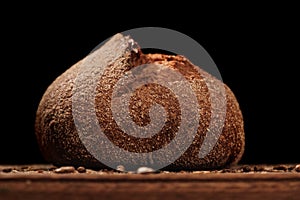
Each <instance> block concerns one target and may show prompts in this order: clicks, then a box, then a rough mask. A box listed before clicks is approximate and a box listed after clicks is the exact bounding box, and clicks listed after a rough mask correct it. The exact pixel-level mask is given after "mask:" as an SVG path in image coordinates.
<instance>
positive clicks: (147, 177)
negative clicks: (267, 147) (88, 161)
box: [0, 165, 300, 200]
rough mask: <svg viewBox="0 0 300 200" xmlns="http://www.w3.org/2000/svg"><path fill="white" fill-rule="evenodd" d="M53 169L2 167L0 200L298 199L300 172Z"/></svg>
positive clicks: (299, 196)
mask: <svg viewBox="0 0 300 200" xmlns="http://www.w3.org/2000/svg"><path fill="white" fill-rule="evenodd" d="M54 169H55V167H52V166H50V165H33V166H0V199H1V200H2V199H3V200H10V199H23V200H24V199H30V200H35V199H57V200H58V199H64V200H66V199H74V200H76V199H97V200H99V199H112V200H114V199H130V200H137V199H143V200H150V199H151V200H154V199H163V200H167V199H221V200H226V199H243V200H247V199H263V200H268V199H272V200H275V199H300V173H299V172H297V171H295V170H288V168H286V169H282V170H280V169H281V168H278V169H279V170H269V171H268V170H259V171H253V170H251V169H250V170H243V168H240V170H235V171H234V170H227V171H226V170H223V171H222V170H221V171H195V172H177V173H175V172H159V173H149V174H134V173H133V174H130V173H120V172H109V171H108V172H107V171H93V170H88V169H87V170H86V171H85V172H84V173H79V172H78V171H76V170H75V171H74V172H69V173H55V172H54ZM252 169H253V167H252ZM265 169H270V168H265ZM245 171H247V172H245Z"/></svg>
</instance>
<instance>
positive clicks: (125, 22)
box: [0, 5, 300, 164]
mask: <svg viewBox="0 0 300 200" xmlns="http://www.w3.org/2000/svg"><path fill="white" fill-rule="evenodd" d="M21 7H22V6H21ZM192 7H193V6H191V7H189V8H186V7H184V6H183V7H181V6H180V7H179V8H176V9H172V8H171V7H170V8H168V7H167V8H165V9H158V8H156V7H155V6H154V7H151V6H150V7H149V8H150V9H149V10H147V11H145V10H144V8H143V9H142V7H141V9H142V10H141V11H138V10H136V9H135V8H133V7H131V6H128V7H126V9H125V8H123V7H122V6H121V8H123V10H121V11H117V10H114V7H113V6H111V7H109V6H108V7H106V6H103V7H99V6H96V5H89V6H86V7H81V5H79V8H77V9H73V8H72V9H71V8H69V7H68V6H66V7H61V6H60V5H56V6H52V7H50V6H49V5H45V6H40V7H37V8H36V9H34V8H31V7H30V8H28V9H27V8H26V9H25V8H24V9H22V8H20V10H15V9H11V10H12V11H11V12H8V14H6V16H5V18H2V20H3V23H2V38H1V39H2V40H3V41H2V42H1V45H2V46H1V48H2V53H1V60H2V61H1V69H2V72H1V74H2V78H1V101H2V109H1V114H2V118H1V125H2V127H1V128H2V130H1V138H0V155H1V156H0V164H24V163H43V162H45V161H44V159H43V157H42V155H41V154H40V151H39V149H38V145H37V143H36V139H35V135H34V120H35V112H36V109H37V107H38V103H39V101H40V99H41V97H42V95H43V93H44V91H45V90H46V88H47V87H48V86H49V85H50V84H51V83H52V81H53V80H54V79H55V78H56V77H57V76H59V75H60V74H61V73H63V72H64V71H65V70H66V69H67V68H69V67H70V66H71V65H73V64H75V63H76V62H77V61H79V60H80V59H82V58H83V57H84V56H86V55H87V54H88V53H89V52H90V51H91V50H92V49H93V48H94V47H96V46H97V45H98V44H99V43H100V42H102V41H103V40H105V39H107V38H108V37H110V36H112V35H114V34H116V33H118V32H122V31H126V30H129V29H132V28H138V27H147V26H154V27H164V28H169V29H173V30H176V31H179V32H181V33H184V34H186V35H188V36H189V37H191V38H193V39H194V40H196V41H197V42H198V43H199V44H200V45H202V46H203V47H204V48H205V49H206V51H207V52H208V53H209V54H210V56H211V57H212V59H213V60H214V62H215V63H216V65H217V66H218V69H219V71H220V73H221V75H222V78H223V82H224V83H226V84H227V85H228V86H229V87H230V88H231V89H232V91H233V92H234V93H235V95H236V97H237V99H238V101H239V103H240V107H241V110H242V112H243V115H244V121H245V134H246V150H245V154H244V156H243V158H242V160H241V163H300V157H299V146H298V144H299V139H298V138H299V130H298V124H299V122H298V119H299V114H298V113H299V106H298V102H299V101H298V97H297V93H298V92H299V89H298V85H299V84H298V76H297V71H296V70H297V68H298V67H299V60H298V58H299V50H298V49H297V48H299V45H298V43H297V40H298V34H297V33H296V28H297V26H298V25H299V24H298V23H297V20H296V16H295V13H294V12H293V11H292V8H293V7H292V6H291V7H289V6H287V7H281V5H278V6H277V7H276V8H273V7H268V6H266V7H262V6H261V5H260V6H253V7H248V8H249V9H245V7H244V6H242V7H241V8H237V9H233V10H232V11H231V10H225V9H224V10H223V12H219V11H218V10H215V9H214V7H213V8H212V9H211V12H207V13H203V12H204V11H206V8H205V7H199V6H198V7H197V6H195V7H194V9H193V10H188V9H191V8H192ZM92 9H95V10H93V11H92ZM168 9H169V11H171V12H170V13H165V11H166V10H168ZM105 10H108V13H104V11H105ZM13 16H15V17H13ZM6 19H7V20H6ZM297 152H298V153H297Z"/></svg>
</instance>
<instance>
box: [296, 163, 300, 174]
mask: <svg viewBox="0 0 300 200" xmlns="http://www.w3.org/2000/svg"><path fill="white" fill-rule="evenodd" d="M295 171H296V172H300V164H299V165H296V167H295Z"/></svg>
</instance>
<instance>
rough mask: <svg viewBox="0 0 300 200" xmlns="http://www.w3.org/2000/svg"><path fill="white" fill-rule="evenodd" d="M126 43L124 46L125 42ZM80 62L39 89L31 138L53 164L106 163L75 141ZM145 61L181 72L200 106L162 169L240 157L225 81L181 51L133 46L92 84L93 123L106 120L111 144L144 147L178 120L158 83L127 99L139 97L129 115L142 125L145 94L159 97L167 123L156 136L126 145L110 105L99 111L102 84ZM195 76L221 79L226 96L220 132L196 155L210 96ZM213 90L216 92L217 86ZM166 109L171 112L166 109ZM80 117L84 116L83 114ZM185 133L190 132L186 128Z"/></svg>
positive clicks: (238, 122) (103, 101)
mask: <svg viewBox="0 0 300 200" xmlns="http://www.w3.org/2000/svg"><path fill="white" fill-rule="evenodd" d="M119 37H120V36H119ZM121 38H122V37H121ZM117 39H120V38H117ZM127 45H128V46H129V45H131V44H127ZM128 49H130V48H128ZM81 63H82V61H79V62H78V63H76V64H75V65H73V66H72V67H70V68H69V69H68V70H67V71H66V72H64V73H63V74H62V75H60V76H59V77H58V78H57V79H56V80H55V81H54V82H53V83H52V84H51V85H50V86H49V87H48V88H47V90H46V91H45V94H44V96H43V97H42V99H41V101H40V104H39V107H38V110H37V113H36V123H35V130H36V136H37V140H38V143H39V145H40V149H41V151H42V154H43V155H44V157H45V159H46V160H47V161H49V162H50V163H53V164H55V165H74V166H86V167H89V168H108V167H107V166H105V165H104V164H102V163H100V162H99V161H98V160H97V159H95V158H94V157H93V156H92V155H91V154H90V153H89V152H88V151H87V150H86V148H85V146H84V145H83V144H82V143H81V140H80V138H79V136H78V133H77V131H76V127H75V124H74V119H73V116H72V95H73V94H72V92H73V87H74V84H75V79H76V76H77V73H78V70H79V66H80V65H81ZM145 63H154V64H163V65H165V66H168V67H170V68H171V69H173V70H177V71H178V72H180V73H181V74H183V76H184V77H185V78H186V79H187V80H188V81H189V83H190V84H191V86H192V88H193V90H194V92H195V94H196V97H197V100H198V103H199V105H200V108H201V109H200V111H199V112H200V116H201V120H200V122H199V123H200V124H201V126H199V128H198V132H197V134H196V137H195V140H194V142H193V144H192V145H191V146H190V147H189V148H188V150H187V151H186V152H185V153H184V154H183V155H182V156H181V157H180V158H179V159H178V160H176V161H175V162H174V163H173V164H171V165H169V166H167V167H165V170H200V169H213V168H222V167H225V166H229V165H233V164H236V163H237V162H238V161H239V160H240V159H241V156H242V154H243V152H244V146H245V138H244V124H243V123H244V122H243V116H242V112H241V110H240V108H239V104H238V101H237V99H236V98H235V96H234V94H233V92H232V91H231V90H230V88H229V87H228V86H227V85H225V84H223V83H222V82H221V81H219V80H218V79H216V78H215V77H213V76H211V75H209V74H208V73H207V72H205V71H203V70H201V69H200V72H201V73H200V74H199V73H198V72H197V71H195V66H194V65H193V64H192V63H191V62H189V61H188V60H187V59H186V58H185V57H183V56H170V55H162V54H147V55H145V54H143V53H142V52H141V50H138V52H134V51H125V52H124V54H123V55H122V56H121V57H119V58H118V59H117V60H115V62H113V63H112V64H111V65H110V67H107V69H106V70H105V72H104V75H103V76H102V77H101V79H100V80H99V84H98V85H97V89H96V97H95V102H96V114H97V117H98V120H99V124H100V125H101V124H102V125H103V124H112V125H111V126H109V127H107V126H101V128H102V130H103V131H104V132H105V133H106V135H107V136H108V137H109V139H110V140H111V141H113V142H114V143H115V144H116V145H117V146H120V147H122V148H124V149H127V150H130V151H132V152H149V151H153V150H154V149H158V148H160V146H161V145H164V144H166V143H168V142H169V141H170V140H171V139H172V138H173V137H174V133H176V130H177V129H176V128H177V127H178V126H177V125H178V124H179V123H180V120H179V118H178V117H176V116H179V115H180V110H178V109H176V108H177V107H178V105H177V104H176V98H175V97H174V96H172V94H171V93H170V92H168V91H167V89H166V88H163V87H160V86H158V85H149V86H148V87H144V88H141V89H140V91H139V92H138V93H136V95H135V97H134V98H133V99H135V100H137V99H139V100H141V101H142V102H143V105H144V107H139V108H137V106H136V105H135V102H136V101H131V104H130V105H131V115H132V116H133V120H134V121H135V122H137V123H138V124H140V125H145V124H147V123H148V122H149V116H148V111H149V108H150V107H151V105H152V104H153V102H151V101H149V99H151V98H152V99H159V100H158V101H159V102H156V103H161V104H162V105H163V106H164V107H168V108H169V109H168V110H169V111H170V112H169V113H168V120H169V121H168V122H170V123H169V127H168V128H166V129H165V130H162V131H161V132H160V134H159V135H156V136H155V137H156V138H155V137H153V138H150V139H147V138H146V139H143V140H141V139H136V138H133V137H131V139H132V140H133V141H134V142H133V143H131V145H127V144H126V143H125V142H124V141H126V140H127V139H128V137H130V136H128V135H126V134H124V133H123V132H122V130H120V129H119V128H118V126H117V125H116V123H115V122H114V121H113V120H112V114H111V111H110V112H106V111H105V109H106V108H107V106H108V107H109V105H110V102H111V95H112V90H110V89H106V88H105V85H107V84H108V83H109V84H114V83H116V81H117V80H118V79H119V78H120V77H121V76H122V74H124V73H125V72H126V71H129V70H130V69H132V68H133V67H134V66H138V65H141V64H145ZM201 76H205V77H208V78H209V83H210V84H219V85H220V84H221V85H223V86H224V87H225V92H226V97H227V102H226V109H227V110H226V118H225V125H224V128H223V131H222V134H221V135H220V138H219V140H218V142H217V144H216V145H215V147H214V149H213V150H212V151H211V152H210V154H209V155H208V156H206V157H205V158H204V159H200V158H199V156H198V154H199V150H200V147H201V144H202V142H203V139H204V137H205V133H206V129H207V128H208V126H209V121H210V118H211V102H210V100H209V95H210V93H209V92H208V88H207V85H206V84H205V82H204V81H203V77H201ZM166 78H168V77H166ZM149 89H150V90H152V91H153V93H151V94H150V95H146V94H149ZM213 92H216V93H218V91H213ZM167 93H168V94H169V95H168V97H169V98H170V100H169V101H166V99H167V98H166V97H164V95H163V94H167ZM158 94H159V95H158ZM158 97H159V98H158ZM146 99H148V101H146ZM137 111H139V115H137V114H134V113H137ZM172 113H173V114H175V115H172ZM141 114H144V115H145V117H142V118H141V117H140V116H141ZM86 115H89V113H86ZM172 116H173V118H172ZM191 117H193V116H191ZM82 120H84V117H83V119H82ZM187 134H190V133H189V132H188V131H187ZM166 136H167V137H166ZM157 137H160V138H163V139H162V140H161V143H159V142H157V143H155V141H157ZM141 146H143V150H141V148H140V147H141Z"/></svg>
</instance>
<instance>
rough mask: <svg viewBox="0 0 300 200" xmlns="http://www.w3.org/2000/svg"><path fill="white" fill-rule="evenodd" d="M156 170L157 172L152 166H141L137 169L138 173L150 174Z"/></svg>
mask: <svg viewBox="0 0 300 200" xmlns="http://www.w3.org/2000/svg"><path fill="white" fill-rule="evenodd" d="M154 172H155V170H154V169H152V168H150V167H140V168H138V169H137V171H136V173H137V174H149V173H154Z"/></svg>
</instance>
